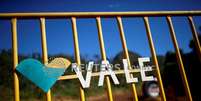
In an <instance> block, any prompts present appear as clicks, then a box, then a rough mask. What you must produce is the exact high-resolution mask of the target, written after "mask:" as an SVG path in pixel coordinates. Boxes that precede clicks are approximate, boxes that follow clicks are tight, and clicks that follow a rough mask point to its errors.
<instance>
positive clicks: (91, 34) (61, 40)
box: [0, 0, 201, 101]
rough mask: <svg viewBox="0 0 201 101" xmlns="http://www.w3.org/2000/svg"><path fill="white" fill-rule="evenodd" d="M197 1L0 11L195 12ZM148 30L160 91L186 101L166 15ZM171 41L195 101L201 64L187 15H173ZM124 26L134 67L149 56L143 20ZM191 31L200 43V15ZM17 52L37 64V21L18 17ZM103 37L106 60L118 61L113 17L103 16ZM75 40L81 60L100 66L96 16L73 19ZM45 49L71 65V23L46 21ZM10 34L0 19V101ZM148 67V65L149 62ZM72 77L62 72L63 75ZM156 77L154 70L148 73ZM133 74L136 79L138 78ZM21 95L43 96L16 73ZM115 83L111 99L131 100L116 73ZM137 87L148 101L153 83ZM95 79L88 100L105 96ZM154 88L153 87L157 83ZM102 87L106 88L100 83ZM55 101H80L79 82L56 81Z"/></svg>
mask: <svg viewBox="0 0 201 101" xmlns="http://www.w3.org/2000/svg"><path fill="white" fill-rule="evenodd" d="M200 9H201V1H198V0H185V1H180V0H168V1H163V0H158V1H155V0H149V1H147V0H138V1H132V0H99V1H94V0H85V1H83V0H75V1H66V0H59V1H56V0H43V1H40V0H29V1H27V0H21V1H17V0H1V1H0V13H8V12H86V11H87V12H94V11H97V12H100V11H105V12H110V11H167V10H171V11H175V10H200ZM149 20H150V27H151V32H152V36H153V41H154V44H155V49H156V53H157V59H158V62H159V66H160V71H161V75H162V79H163V84H164V87H165V92H166V96H167V100H168V101H185V100H186V97H185V93H184V88H183V84H182V80H181V76H180V73H179V68H178V64H177V61H176V55H175V51H174V47H173V43H172V40H171V37H170V32H169V29H168V25H167V21H166V18H165V17H149ZM172 20H173V24H174V28H175V32H176V37H177V40H178V44H179V47H180V52H181V54H182V59H183V62H184V67H185V70H186V73H187V77H188V81H189V85H190V88H191V93H192V96H193V99H194V100H195V101H199V100H200V99H201V98H200V96H201V95H200V93H199V90H198V88H200V87H199V85H201V84H200V82H199V81H198V80H199V79H198V78H199V73H200V67H201V62H200V61H199V58H198V55H197V53H196V50H195V45H194V43H193V41H192V32H191V30H190V26H189V24H188V20H187V17H172ZM122 21H123V26H124V31H125V36H126V41H127V45H128V49H129V55H130V60H131V62H132V64H133V65H136V64H138V61H137V60H138V58H139V57H150V58H151V53H150V49H149V44H148V39H147V36H146V30H145V25H144V22H143V18H142V17H132V18H130V17H129V18H128V17H123V18H122ZM194 21H195V26H196V30H197V31H198V34H199V40H201V17H200V16H196V17H194ZM17 25H18V26H17V28H18V30H17V32H18V52H19V62H20V61H21V60H23V59H26V58H35V59H38V60H40V61H41V57H42V56H41V53H42V49H41V47H42V46H41V36H40V34H41V33H40V22H39V20H38V19H18V23H17ZM102 27H103V37H104V42H105V48H106V55H107V58H108V60H109V61H110V62H111V63H112V64H115V63H122V59H123V52H122V45H121V41H120V36H119V30H118V25H117V21H116V18H102ZM77 28H78V38H79V46H80V53H81V62H82V63H88V62H89V61H91V60H93V61H95V62H96V63H100V61H101V54H100V49H99V42H98V32H97V26H96V20H95V18H78V19H77ZM46 33H47V46H48V47H47V49H48V57H49V58H53V57H65V58H68V59H69V60H71V62H75V60H74V59H75V57H74V46H73V33H72V25H71V19H69V18H66V19H47V20H46ZM11 38H12V33H11V22H10V20H6V19H0V91H1V93H0V101H11V100H13V76H12V64H13V60H12V50H11V48H12V41H11ZM151 63H152V61H151ZM68 74H72V72H71V71H70V70H67V71H66V73H65V75H68ZM151 74H153V75H155V71H154V72H151V73H150V75H151ZM135 76H137V77H139V78H140V74H139V73H136V74H135ZM19 79H20V96H21V99H22V101H41V100H44V99H45V97H44V95H45V94H44V93H43V92H42V91H41V90H40V89H39V88H37V87H36V86H35V85H34V84H32V83H31V82H30V81H28V80H27V79H26V78H24V77H22V76H21V75H20V74H19ZM118 79H119V81H120V85H112V90H113V96H114V100H115V101H130V100H132V92H131V87H130V85H129V84H127V83H126V79H125V76H124V75H118ZM139 81H140V82H138V83H136V88H137V92H138V97H139V99H140V100H142V101H143V100H147V99H149V98H150V95H149V94H148V93H147V89H148V88H149V86H150V84H153V83H155V82H141V79H140V80H139ZM97 82H98V77H93V78H92V80H91V86H90V88H88V89H85V92H86V98H87V101H88V100H89V101H105V100H107V93H106V90H105V87H98V86H97V84H98V83H97ZM156 84H157V83H156ZM104 85H105V84H104ZM52 97H53V100H54V101H77V100H79V80H77V79H74V80H64V81H57V83H56V84H55V85H54V86H53V88H52Z"/></svg>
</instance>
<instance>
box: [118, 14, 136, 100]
mask: <svg viewBox="0 0 201 101" xmlns="http://www.w3.org/2000/svg"><path fill="white" fill-rule="evenodd" d="M117 22H118V27H119V31H120V37H121V43H122V47H123V51H124V56H125V58H126V59H127V60H128V66H129V69H131V64H130V58H129V53H128V48H127V44H126V38H125V35H124V29H123V24H122V20H121V17H120V16H118V17H117ZM131 86H132V92H133V100H134V101H138V97H137V92H136V87H135V84H134V83H132V84H131Z"/></svg>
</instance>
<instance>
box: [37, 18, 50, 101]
mask: <svg viewBox="0 0 201 101" xmlns="http://www.w3.org/2000/svg"><path fill="white" fill-rule="evenodd" d="M40 26H41V41H42V55H43V56H42V58H43V63H44V64H47V63H48V54H47V41H46V28H45V18H40ZM46 101H51V91H50V90H49V91H48V92H47V93H46Z"/></svg>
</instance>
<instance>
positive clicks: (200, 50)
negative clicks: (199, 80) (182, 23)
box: [188, 16, 201, 61]
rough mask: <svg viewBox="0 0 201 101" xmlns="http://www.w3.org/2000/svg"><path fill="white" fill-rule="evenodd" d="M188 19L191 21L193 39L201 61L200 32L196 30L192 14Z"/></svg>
mask: <svg viewBox="0 0 201 101" xmlns="http://www.w3.org/2000/svg"><path fill="white" fill-rule="evenodd" d="M188 21H189V24H190V27H191V31H192V34H193V41H194V43H195V47H196V49H197V53H198V56H199V59H200V61H201V46H200V42H199V38H198V33H197V31H196V28H195V24H194V21H193V18H192V16H188Z"/></svg>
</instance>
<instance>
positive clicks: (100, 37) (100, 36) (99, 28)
mask: <svg viewBox="0 0 201 101" xmlns="http://www.w3.org/2000/svg"><path fill="white" fill-rule="evenodd" d="M96 23H97V27H98V38H99V44H100V50H101V56H102V60H104V61H105V60H107V59H106V52H105V46H104V40H103V34H102V33H103V32H102V26H101V18H100V17H96ZM106 85H107V95H108V98H109V101H113V96H112V88H111V84H110V79H109V77H108V76H106Z"/></svg>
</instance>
